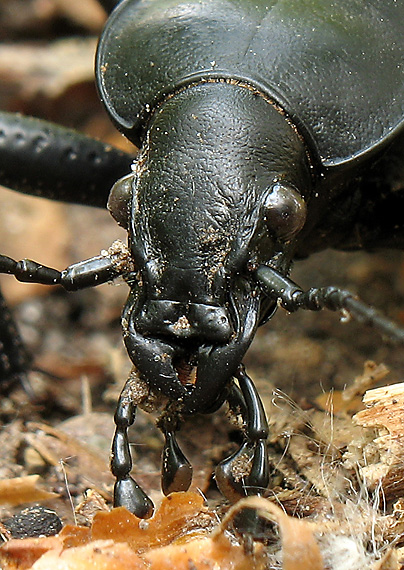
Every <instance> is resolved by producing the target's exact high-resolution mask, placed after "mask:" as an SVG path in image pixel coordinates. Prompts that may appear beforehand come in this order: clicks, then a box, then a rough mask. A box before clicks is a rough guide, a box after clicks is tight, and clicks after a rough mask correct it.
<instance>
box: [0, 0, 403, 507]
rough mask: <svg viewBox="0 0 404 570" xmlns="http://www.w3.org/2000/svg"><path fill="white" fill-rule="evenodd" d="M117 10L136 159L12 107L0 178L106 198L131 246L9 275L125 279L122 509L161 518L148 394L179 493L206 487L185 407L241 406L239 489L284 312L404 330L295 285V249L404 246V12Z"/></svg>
mask: <svg viewBox="0 0 404 570" xmlns="http://www.w3.org/2000/svg"><path fill="white" fill-rule="evenodd" d="M103 4H104V6H105V7H106V8H107V9H109V10H111V11H112V9H113V8H114V5H115V4H118V5H117V7H116V9H115V10H113V11H112V14H111V16H110V18H109V20H108V22H107V24H106V27H105V29H104V32H103V34H102V36H101V39H100V43H99V47H98V54H97V61H96V74H97V85H98V89H99V93H100V96H101V99H102V101H103V103H104V105H105V108H106V110H107V112H108V113H109V115H110V117H111V118H112V120H113V121H114V123H115V124H116V125H117V127H118V128H119V129H120V130H121V131H122V132H123V133H124V134H125V135H126V136H127V137H128V139H129V140H130V141H132V142H134V143H135V144H137V145H138V146H140V152H139V154H138V156H137V157H136V159H134V160H133V157H131V156H129V155H125V154H124V153H120V152H118V151H114V150H111V149H109V148H108V147H107V146H106V145H102V144H101V143H97V142H95V141H91V140H89V139H85V138H84V137H81V136H79V135H76V134H73V133H71V132H68V131H65V130H64V129H61V128H59V127H56V126H54V125H50V124H47V123H44V122H41V121H37V120H34V119H28V118H21V117H19V118H15V117H14V116H11V115H7V114H2V115H1V129H2V137H1V145H2V146H1V154H0V171H1V182H2V183H3V184H4V185H7V186H9V187H10V188H14V189H17V190H20V191H24V192H28V193H33V194H39V195H41V196H46V197H50V198H55V199H59V200H67V201H74V202H78V203H82V204H90V205H95V206H101V207H102V206H104V205H105V204H106V202H107V200H108V208H109V210H110V211H111V214H112V216H113V217H114V218H115V219H116V221H117V222H118V223H119V224H120V225H121V226H123V227H124V228H125V229H126V230H127V231H128V236H129V238H128V239H129V246H128V248H126V246H124V245H123V244H120V243H115V244H114V245H113V246H112V247H111V248H110V249H109V250H108V251H107V252H106V253H104V254H102V255H100V256H98V257H94V258H92V259H90V260H87V261H84V262H81V263H78V264H75V265H73V266H70V267H68V268H67V269H66V270H64V271H62V272H59V271H56V270H54V269H50V268H46V267H43V266H42V265H39V264H37V263H34V262H32V261H29V260H24V261H21V262H16V261H14V260H12V259H10V258H7V257H5V256H3V257H1V259H0V271H1V272H3V273H11V274H13V275H15V276H16V277H17V278H18V279H20V280H22V281H35V282H40V283H46V284H60V285H62V286H63V287H64V288H66V289H68V290H74V289H79V288H82V287H90V286H95V285H97V284H99V283H103V282H106V281H110V280H113V279H114V278H116V277H117V276H123V277H124V279H125V280H126V282H127V283H128V285H129V288H130V293H129V298H128V301H127V303H126V306H125V308H124V311H123V316H122V326H123V334H124V341H125V344H126V348H127V350H128V354H129V357H130V359H131V360H132V362H133V365H134V369H133V373H132V374H131V375H130V377H129V379H128V381H127V383H126V385H125V387H124V389H123V391H122V394H121V397H120V399H119V402H118V406H117V411H116V414H115V423H116V432H115V436H114V442H113V451H112V462H111V466H112V471H113V473H114V475H115V477H116V479H117V482H116V485H115V504H116V505H125V506H126V507H128V508H129V509H130V510H131V511H133V512H135V513H136V514H137V515H138V516H140V517H143V518H147V517H149V516H150V515H151V513H152V511H153V505H152V502H151V501H150V499H149V498H148V496H147V495H146V494H145V493H144V491H143V490H142V489H141V488H140V487H139V486H138V485H137V483H136V482H135V480H134V479H133V478H132V477H131V475H130V472H131V468H132V460H131V455H130V450H129V444H128V438H127V429H128V427H129V426H130V425H131V424H132V423H133V422H134V419H135V412H136V407H137V406H138V405H142V403H145V402H146V401H147V403H148V404H149V403H150V400H152V401H153V399H156V400H157V399H158V401H159V403H160V404H161V401H163V402H164V405H165V413H164V414H163V416H162V420H161V421H160V428H161V429H162V431H163V433H164V435H165V446H164V451H163V467H162V486H163V491H164V492H165V493H170V492H171V491H178V490H185V489H187V488H188V487H189V485H190V482H191V477H192V468H191V465H190V464H189V462H188V460H187V459H186V458H185V456H184V455H183V453H182V451H181V450H180V448H179V446H178V444H177V442H176V438H175V431H176V430H177V429H178V427H179V425H180V422H181V417H182V416H184V415H185V416H186V415H190V414H194V413H210V412H212V411H215V410H216V409H218V408H219V407H220V406H221V405H222V404H223V403H224V402H227V403H228V404H229V406H230V408H231V409H233V410H234V411H235V412H236V413H239V414H241V416H242V418H243V421H244V442H243V444H242V445H241V447H240V449H239V450H238V451H237V452H236V453H234V454H233V455H232V456H231V457H229V458H228V459H226V460H225V461H223V462H222V463H221V464H220V465H219V466H218V467H217V468H216V481H217V483H218V486H219V488H220V489H221V490H222V492H223V493H224V495H226V496H227V497H229V498H230V499H234V498H236V497H238V496H243V495H245V494H250V493H260V492H262V490H263V489H265V488H266V487H267V485H268V478H269V475H268V459H267V452H266V438H267V435H268V426H267V421H266V417H265V413H264V410H263V406H262V404H261V401H260V398H259V395H258V393H257V391H256V389H255V387H254V385H253V383H252V382H251V380H250V378H249V377H248V375H247V374H246V372H245V370H244V368H243V366H242V364H241V363H242V360H243V357H244V354H245V352H246V351H247V349H248V347H249V345H250V343H251V341H252V339H253V337H254V334H255V332H256V329H257V327H258V326H259V325H260V324H263V323H264V322H266V321H267V320H268V319H269V318H270V317H271V316H272V315H273V313H274V312H275V310H276V308H277V306H278V305H281V306H282V307H283V308H284V309H286V310H287V311H290V312H292V311H295V310H297V309H300V308H302V309H308V310H319V309H321V308H323V307H326V308H329V309H331V310H340V309H344V310H346V311H348V312H349V313H350V314H352V315H353V316H354V317H356V318H358V319H359V320H363V321H365V322H368V323H370V324H372V325H374V326H376V327H377V328H379V329H380V331H381V332H382V333H384V334H386V335H387V336H389V337H391V338H393V339H395V340H398V341H400V342H402V341H403V340H404V331H403V330H401V329H399V328H398V327H396V326H395V325H394V324H392V323H391V322H389V321H387V320H386V319H384V318H383V317H381V316H379V315H377V314H376V313H375V312H374V311H373V309H371V308H369V307H367V306H365V305H364V304H363V303H361V302H360V301H359V300H358V299H356V298H355V297H354V296H353V295H351V294H350V293H348V292H345V291H342V290H339V289H337V288H334V287H328V288H321V289H310V290H309V291H307V292H304V291H302V290H301V288H300V287H298V286H297V285H296V284H295V283H294V282H293V281H291V280H290V279H289V277H288V275H289V271H290V268H291V264H292V261H293V259H294V258H296V257H301V256H305V255H308V254H310V253H313V252H314V251H317V250H320V249H323V248H326V247H335V248H340V249H355V248H373V247H393V248H401V247H402V246H403V244H404V222H403V217H402V215H401V210H402V204H403V203H404V131H403V116H404V65H403V63H404V61H403V60H404V57H403V56H404V4H403V3H402V2H396V1H395V0H384V1H383V2H382V1H380V0H367V1H366V2H364V1H363V0H340V1H339V2H338V3H336V2H328V1H326V0H311V1H309V0H307V1H306V0H305V1H302V0H278V1H276V2H270V1H269V0H266V1H263V0H231V1H230V0H189V1H185V0H183V1H181V0H123V1H122V2H120V3H116V2H113V1H112V2H109V1H105V2H103ZM16 133H17V134H18V135H19V138H18V144H17V143H16V140H17V139H16ZM71 148H74V151H75V154H76V155H77V156H78V157H79V161H76V162H75V164H76V169H75V170H72V169H71V168H69V158H68V154H69V153H66V149H71ZM90 156H91V157H92V159H94V156H96V157H97V160H96V161H94V160H92V161H91V168H89V166H88V162H89V157H90ZM113 183H114V184H113ZM112 184H113V186H112ZM111 186H112V190H111V191H110V187H111ZM56 187H57V188H58V190H57V192H55V191H54V188H56ZM108 195H109V197H108ZM386 214H388V215H386ZM156 405H157V404H156ZM240 464H242V465H243V468H242V469H241V470H240ZM235 466H237V468H236V467H235Z"/></svg>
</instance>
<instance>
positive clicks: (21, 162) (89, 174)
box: [0, 111, 134, 208]
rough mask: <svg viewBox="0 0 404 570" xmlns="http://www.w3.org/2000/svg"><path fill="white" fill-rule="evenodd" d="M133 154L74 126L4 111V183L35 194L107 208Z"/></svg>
mask: <svg viewBox="0 0 404 570" xmlns="http://www.w3.org/2000/svg"><path fill="white" fill-rule="evenodd" d="M133 160H134V155H131V154H127V153H125V152H122V151H120V150H118V149H116V148H113V147H111V145H108V144H105V143H102V142H99V141H96V140H94V139H91V138H89V137H86V136H84V135H81V134H79V133H77V132H75V131H73V130H71V129H66V128H64V127H61V126H59V125H55V124H53V123H49V122H47V121H43V120H41V119H35V118H32V117H22V116H20V115H16V114H15V113H6V112H2V111H1V112H0V184H2V185H3V186H6V187H7V188H11V189H12V190H18V191H19V192H24V193H25V194H31V195H33V196H42V197H44V198H50V199H52V200H61V201H63V202H72V203H76V204H83V205H85V206H98V207H100V208H105V206H106V204H107V200H108V196H109V192H110V190H111V188H112V186H113V184H114V183H115V182H116V181H117V179H118V178H121V177H122V176H124V175H125V174H128V173H129V172H130V171H131V164H132V162H133Z"/></svg>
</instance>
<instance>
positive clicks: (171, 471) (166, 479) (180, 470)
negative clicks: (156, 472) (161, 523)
mask: <svg viewBox="0 0 404 570" xmlns="http://www.w3.org/2000/svg"><path fill="white" fill-rule="evenodd" d="M164 437H165V445H164V449H163V462H162V470H161V488H162V490H163V493H164V494H165V495H169V494H170V493H172V492H174V491H175V492H177V491H187V490H188V489H189V486H190V485H191V482H192V466H191V464H190V462H189V461H188V459H187V458H186V457H185V455H184V454H183V452H182V451H181V449H180V447H179V445H178V443H177V440H176V438H175V432H174V430H171V429H165V430H164Z"/></svg>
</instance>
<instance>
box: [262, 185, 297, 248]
mask: <svg viewBox="0 0 404 570" xmlns="http://www.w3.org/2000/svg"><path fill="white" fill-rule="evenodd" d="M264 219H265V222H266V223H267V226H268V230H269V232H270V233H271V234H272V235H273V236H274V237H276V238H277V239H281V240H283V241H287V240H289V239H291V238H292V237H293V236H294V235H296V234H297V233H298V232H299V231H300V230H301V229H302V227H303V226H304V223H305V221H306V203H305V201H304V200H303V198H302V197H301V195H300V194H299V192H298V191H297V190H296V189H295V188H294V187H293V186H290V185H288V184H282V183H279V182H277V183H276V184H274V185H273V186H272V188H271V190H270V192H269V194H268V195H267V197H266V200H265V204H264Z"/></svg>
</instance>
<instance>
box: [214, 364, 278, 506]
mask: <svg viewBox="0 0 404 570" xmlns="http://www.w3.org/2000/svg"><path fill="white" fill-rule="evenodd" d="M235 376H236V378H237V380H238V382H239V386H240V390H237V389H236V388H234V387H233V388H231V392H230V394H229V397H228V401H229V404H230V406H231V408H233V409H235V408H238V410H239V411H240V413H241V415H242V417H243V419H244V421H245V441H244V442H243V444H242V445H241V447H240V448H239V449H238V450H237V451H236V452H235V453H233V455H231V456H230V457H228V458H227V459H225V460H224V461H222V462H221V463H220V464H219V465H218V466H217V468H216V471H215V477H216V482H217V484H218V487H219V489H220V491H221V492H222V493H223V495H225V496H226V497H227V498H228V499H229V500H231V501H235V500H237V499H239V498H240V497H243V496H246V495H252V494H260V493H262V492H263V491H264V490H265V489H266V488H267V486H268V482H269V464H268V454H267V448H266V439H267V437H268V422H267V419H266V415H265V410H264V406H263V404H262V401H261V399H260V397H259V394H258V392H257V390H256V388H255V386H254V384H253V382H252V380H251V378H249V376H248V375H247V374H246V372H245V370H244V367H243V366H240V367H239V369H238V371H237V373H236V375H235ZM245 465H250V470H249V473H248V475H245V474H243V471H245V467H244V466H245Z"/></svg>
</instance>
